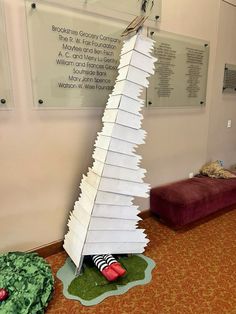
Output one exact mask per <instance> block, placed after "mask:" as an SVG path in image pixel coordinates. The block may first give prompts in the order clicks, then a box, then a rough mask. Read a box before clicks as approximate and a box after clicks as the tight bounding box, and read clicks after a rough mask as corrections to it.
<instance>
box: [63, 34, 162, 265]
mask: <svg viewBox="0 0 236 314" xmlns="http://www.w3.org/2000/svg"><path fill="white" fill-rule="evenodd" d="M153 45H154V41H153V40H151V39H150V38H147V37H145V36H143V35H141V34H136V35H135V36H133V37H131V38H130V39H128V40H126V41H125V42H124V45H123V48H122V50H121V57H120V65H119V74H118V77H117V80H116V83H115V86H114V89H113V91H112V94H111V95H110V96H109V99H108V101H107V106H106V109H105V112H104V115H103V119H102V121H103V128H102V131H101V133H98V137H97V140H96V142H95V150H94V154H93V158H94V163H93V166H92V168H89V171H88V173H87V176H83V179H82V181H81V184H80V188H81V194H80V197H79V200H78V201H77V202H75V206H74V210H73V211H72V212H71V214H70V219H69V222H68V226H69V231H68V233H67V234H66V235H65V240H64V248H65V250H66V251H67V253H68V254H69V256H70V257H71V259H72V260H73V262H74V263H75V265H76V266H77V268H80V266H81V263H82V260H83V258H82V257H83V256H85V255H96V254H122V253H124V254H125V253H142V252H143V251H144V248H145V246H146V245H147V243H148V239H147V238H146V235H145V233H144V230H143V229H137V223H138V221H139V220H140V218H139V217H138V214H139V211H138V207H137V206H134V205H133V203H132V201H133V198H134V196H140V197H148V191H149V186H148V184H146V183H144V182H143V178H144V175H145V172H146V171H145V170H144V169H142V168H140V167H139V162H140V160H141V157H140V156H138V155H137V154H135V152H134V151H135V148H136V147H137V145H139V144H143V143H144V139H145V136H146V132H145V131H144V130H142V129H141V121H142V118H143V116H142V115H141V114H140V110H141V109H142V107H143V105H144V101H143V100H141V99H139V97H140V95H141V93H142V91H143V89H144V88H146V87H148V80H147V78H148V77H149V76H150V75H151V74H154V63H155V61H156V59H155V58H154V57H152V56H151V52H152V49H153Z"/></svg>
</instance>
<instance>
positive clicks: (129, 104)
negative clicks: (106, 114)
mask: <svg viewBox="0 0 236 314" xmlns="http://www.w3.org/2000/svg"><path fill="white" fill-rule="evenodd" d="M143 106H144V100H135V99H133V98H130V97H128V96H125V95H121V94H120V95H110V97H109V99H108V102H107V106H106V108H107V109H116V108H119V109H121V110H124V111H127V112H131V113H134V114H138V113H139V111H140V110H141V109H142V108H143Z"/></svg>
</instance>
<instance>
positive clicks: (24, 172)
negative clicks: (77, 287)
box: [0, 0, 219, 251]
mask: <svg viewBox="0 0 236 314" xmlns="http://www.w3.org/2000/svg"><path fill="white" fill-rule="evenodd" d="M23 2H24V1H23V0H20V1H18V0H11V1H7V30H8V34H9V38H10V39H11V40H10V42H9V46H10V57H11V65H12V72H13V93H14V97H15V108H14V110H13V111H10V112H1V113H0V147H1V155H0V160H1V163H0V173H1V176H0V199H1V211H0V237H1V239H4V240H2V241H1V244H0V251H8V250H27V249H32V248H35V247H38V246H41V245H44V244H46V243H50V242H52V241H56V240H59V239H62V238H63V235H64V232H65V229H66V221H67V217H68V213H69V210H70V209H72V206H73V203H74V201H75V199H76V198H77V196H78V193H79V188H78V186H79V183H80V178H81V175H82V173H85V172H86V170H87V167H88V166H89V165H91V162H92V159H91V153H92V150H93V143H94V139H95V136H96V132H97V131H99V130H100V129H101V116H102V110H97V109H96V110H95V109H93V110H64V111H63V110H60V111H40V112H39V111H36V110H33V109H32V95H31V89H30V84H31V82H30V76H29V64H28V51H27V39H26V36H25V34H26V29H25V14H24V7H23ZM218 13H219V0H207V1H205V0H198V1H196V0H164V1H163V12H162V22H161V29H162V30H166V31H170V32H176V33H179V34H183V35H187V36H192V37H197V38H201V39H204V40H209V41H210V43H211V55H210V67H209V80H208V82H209V84H208V93H207V106H206V108H205V109H202V110H159V109H152V110H145V113H144V115H145V120H144V128H145V129H146V130H147V131H148V138H147V144H146V145H145V146H142V147H141V148H140V150H139V151H140V152H141V153H142V155H143V164H142V166H143V167H145V168H146V169H147V171H148V175H147V181H148V182H150V183H151V185H152V186H155V185H157V184H162V183H165V182H170V181H174V180H177V179H179V178H184V177H187V176H188V173H189V172H195V171H197V169H198V168H199V167H200V166H201V165H202V164H203V163H204V162H205V160H206V154H207V131H208V119H209V104H210V102H211V99H212V90H213V83H214V76H213V69H214V63H215V62H214V61H215V51H216V39H217V23H218ZM44 52H45V53H46V50H45V51H44ZM137 202H138V204H140V205H141V209H146V208H148V201H147V200H146V201H143V200H137Z"/></svg>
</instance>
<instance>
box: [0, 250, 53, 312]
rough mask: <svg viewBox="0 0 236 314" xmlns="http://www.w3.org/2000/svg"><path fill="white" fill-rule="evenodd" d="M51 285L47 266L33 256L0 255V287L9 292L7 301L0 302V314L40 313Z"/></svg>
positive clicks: (50, 273)
mask: <svg viewBox="0 0 236 314" xmlns="http://www.w3.org/2000/svg"><path fill="white" fill-rule="evenodd" d="M53 286H54V279H53V275H52V272H51V268H50V266H49V265H48V264H47V263H46V262H45V261H44V259H43V258H42V257H39V256H38V255H37V254H36V253H22V252H11V253H5V254H1V255H0V288H5V289H7V291H8V292H9V297H8V299H6V300H4V301H2V302H0V313H1V314H32V313H37V314H43V313H44V309H45V307H46V306H47V304H48V302H49V301H50V299H51V297H52V292H53Z"/></svg>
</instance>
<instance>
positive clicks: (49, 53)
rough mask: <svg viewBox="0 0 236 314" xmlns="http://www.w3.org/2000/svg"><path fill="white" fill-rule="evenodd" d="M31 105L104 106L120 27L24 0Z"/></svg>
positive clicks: (113, 72) (111, 81)
mask: <svg viewBox="0 0 236 314" xmlns="http://www.w3.org/2000/svg"><path fill="white" fill-rule="evenodd" d="M25 2H26V14H27V24H28V40H29V50H30V63H31V73H32V85H33V94H34V103H35V105H36V106H37V107H38V108H58V107H59V108H82V107H85V108H86V107H87V108H88V107H104V106H105V104H106V101H107V98H108V95H109V94H110V93H111V91H112V89H113V87H114V82H115V79H116V76H117V66H118V63H119V54H120V50H121V44H122V42H121V39H120V34H121V32H122V30H123V29H124V28H125V24H122V23H121V22H116V21H114V20H111V19H107V18H103V17H100V16H98V15H97V16H95V15H90V14H88V13H85V12H82V11H78V10H71V9H69V8H67V7H62V6H59V5H52V4H49V3H47V2H39V3H38V2H37V3H35V4H34V3H32V2H31V1H28V0H26V1H25Z"/></svg>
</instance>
